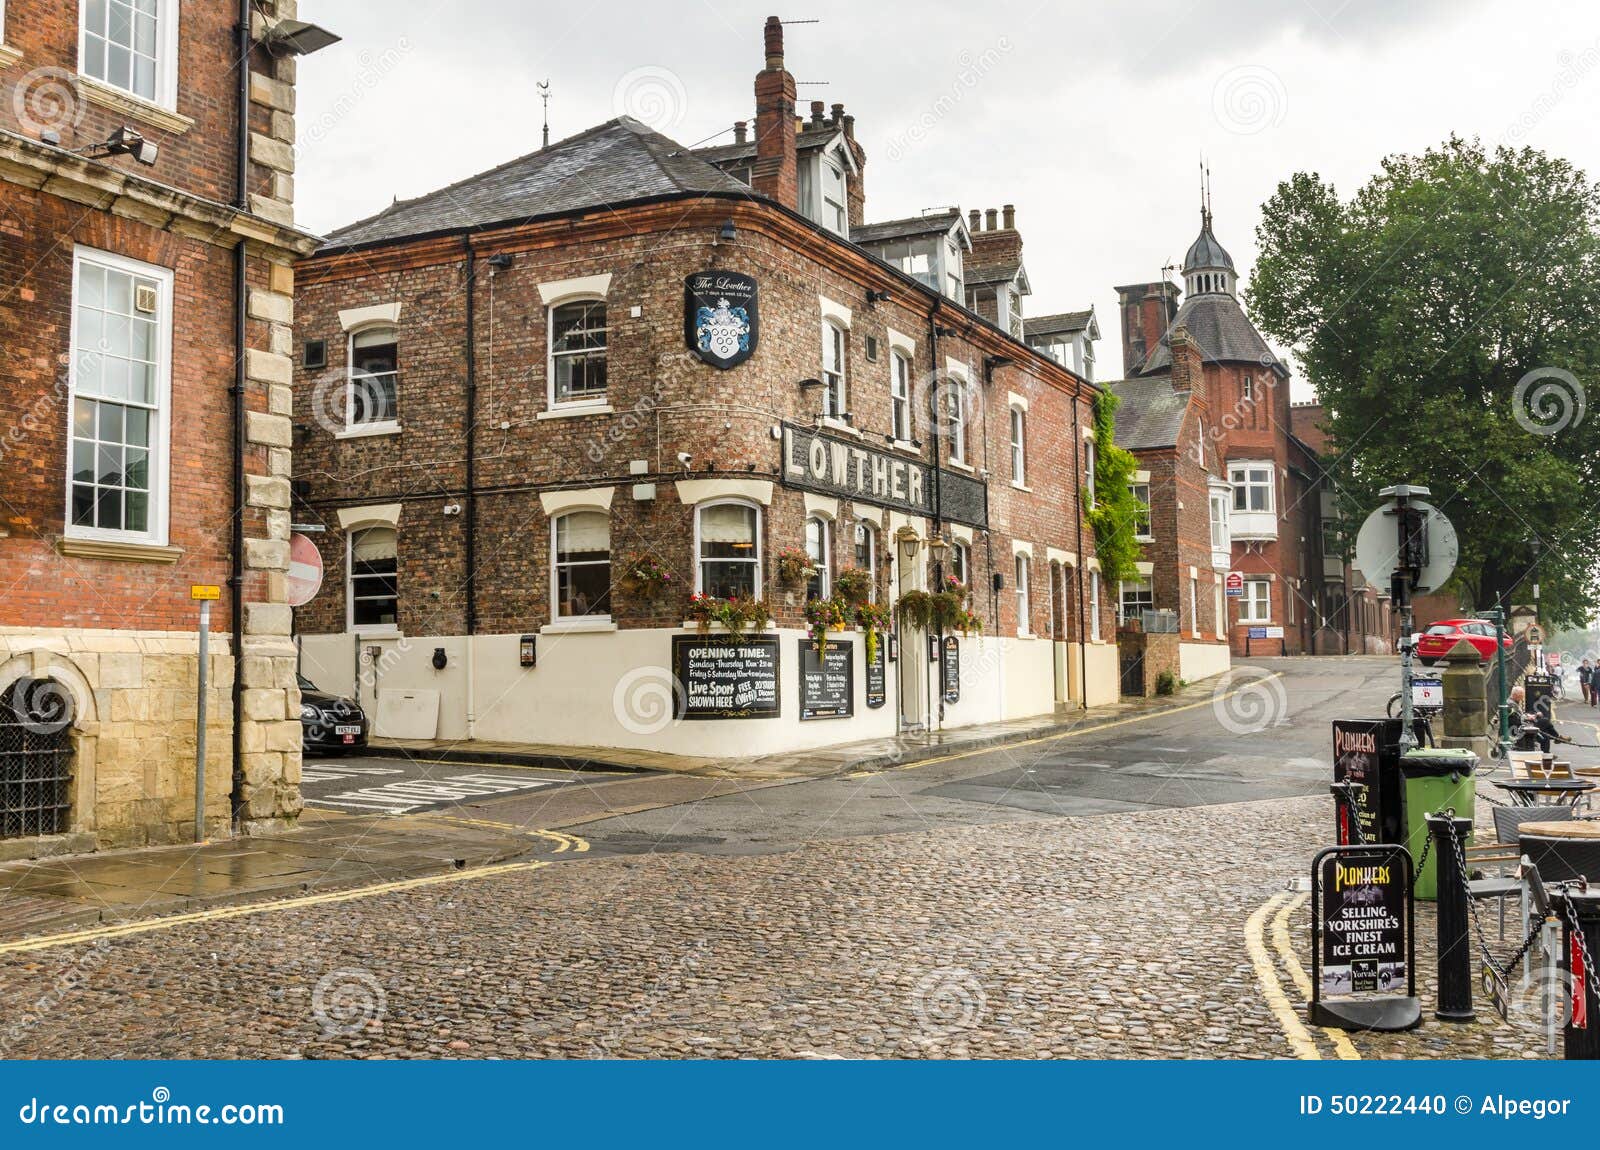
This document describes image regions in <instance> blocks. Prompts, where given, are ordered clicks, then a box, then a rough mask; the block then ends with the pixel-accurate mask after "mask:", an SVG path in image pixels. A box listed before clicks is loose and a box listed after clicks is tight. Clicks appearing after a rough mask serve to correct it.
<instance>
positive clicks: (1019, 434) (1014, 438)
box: [1011, 404, 1028, 487]
mask: <svg viewBox="0 0 1600 1150" xmlns="http://www.w3.org/2000/svg"><path fill="white" fill-rule="evenodd" d="M1011 484H1012V486H1013V487H1026V486H1027V485H1028V413H1027V412H1026V411H1024V410H1022V408H1020V407H1018V406H1017V405H1016V404H1012V405H1011Z"/></svg>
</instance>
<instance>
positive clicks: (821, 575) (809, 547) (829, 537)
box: [806, 515, 833, 599]
mask: <svg viewBox="0 0 1600 1150" xmlns="http://www.w3.org/2000/svg"><path fill="white" fill-rule="evenodd" d="M832 554H833V524H832V523H830V522H829V521H828V520H826V519H824V518H822V516H820V515H813V516H811V517H810V518H808V519H807V520H806V557H807V558H808V559H810V560H811V565H812V566H813V567H815V568H816V569H817V573H816V574H815V575H813V576H812V577H811V581H810V582H809V583H807V584H806V598H807V599H826V598H827V597H828V595H829V594H830V591H831V585H832V579H831V571H830V569H829V568H830V563H829V556H831V555H832Z"/></svg>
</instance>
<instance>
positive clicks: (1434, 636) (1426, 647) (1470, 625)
mask: <svg viewBox="0 0 1600 1150" xmlns="http://www.w3.org/2000/svg"><path fill="white" fill-rule="evenodd" d="M1463 639H1465V640H1466V641H1467V642H1469V643H1471V644H1472V645H1473V646H1474V647H1476V648H1477V649H1478V658H1479V659H1481V660H1485V661H1487V660H1489V659H1492V658H1494V624H1493V623H1485V622H1484V621H1483V620H1482V619H1441V620H1440V621H1439V622H1437V623H1435V624H1434V625H1433V626H1431V627H1429V628H1428V629H1427V630H1426V631H1424V632H1423V634H1422V638H1421V639H1418V640H1417V658H1419V659H1421V660H1422V661H1423V662H1424V663H1428V664H1430V665H1431V664H1433V663H1442V662H1444V657H1445V656H1446V655H1448V654H1449V653H1450V651H1451V649H1452V648H1453V647H1454V646H1455V645H1456V644H1457V643H1459V642H1461V640H1463ZM1501 646H1503V647H1504V648H1505V652H1506V654H1507V655H1510V654H1511V649H1512V647H1513V646H1515V644H1514V643H1513V642H1512V641H1511V636H1510V635H1507V636H1506V637H1505V638H1504V639H1503V640H1502V641H1501Z"/></svg>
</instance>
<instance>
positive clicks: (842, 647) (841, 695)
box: [798, 639, 855, 721]
mask: <svg viewBox="0 0 1600 1150" xmlns="http://www.w3.org/2000/svg"><path fill="white" fill-rule="evenodd" d="M798 642H799V644H800V718H801V720H802V721H804V720H807V719H847V718H849V717H850V716H851V715H852V714H854V713H855V652H854V650H853V647H854V644H853V643H851V642H850V641H849V640H839V639H830V640H828V650H827V653H826V654H824V655H822V656H820V657H819V656H818V655H817V644H816V641H815V640H813V639H800V640H798Z"/></svg>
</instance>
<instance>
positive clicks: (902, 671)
mask: <svg viewBox="0 0 1600 1150" xmlns="http://www.w3.org/2000/svg"><path fill="white" fill-rule="evenodd" d="M898 542H899V547H898V550H899V553H900V569H899V570H898V571H897V572H896V573H895V574H896V578H897V579H898V580H899V585H900V586H901V587H907V586H910V584H909V583H908V582H907V581H908V580H910V579H911V578H912V574H911V573H912V572H913V571H915V570H916V562H917V552H919V551H921V550H922V540H920V539H918V538H917V537H916V535H915V534H914V533H912V532H911V531H906V532H904V533H902V534H901V535H900V536H899V540H898ZM899 600H900V595H899V593H898V592H897V593H896V595H895V602H896V605H897V606H898V603H899ZM900 620H901V616H900V612H899V611H898V610H896V611H895V613H894V626H895V634H896V636H897V637H898V640H899V643H900V660H901V661H900V664H899V668H898V673H899V675H900V681H901V683H902V684H903V683H904V679H905V675H906V668H907V667H908V666H910V665H911V664H910V662H909V659H910V657H911V656H910V654H909V653H910V652H911V651H913V650H914V649H915V648H913V647H912V645H911V644H910V643H908V642H907V641H906V639H907V636H905V635H903V634H901V633H900V631H901V623H900ZM912 684H913V686H914V685H915V680H914V679H913V680H912ZM899 709H900V726H901V728H902V729H904V728H905V726H906V720H907V719H908V718H909V717H910V716H909V715H907V714H906V693H905V689H904V686H903V685H902V687H901V688H900V708H899Z"/></svg>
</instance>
